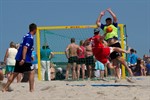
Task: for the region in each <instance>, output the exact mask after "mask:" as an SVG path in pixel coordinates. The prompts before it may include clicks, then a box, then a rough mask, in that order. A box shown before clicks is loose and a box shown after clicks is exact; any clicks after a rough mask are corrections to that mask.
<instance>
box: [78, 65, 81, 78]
mask: <svg viewBox="0 0 150 100" xmlns="http://www.w3.org/2000/svg"><path fill="white" fill-rule="evenodd" d="M80 68H81V65H80V64H78V65H77V79H79V78H80Z"/></svg>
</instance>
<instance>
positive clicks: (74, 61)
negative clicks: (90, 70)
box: [68, 56, 78, 64]
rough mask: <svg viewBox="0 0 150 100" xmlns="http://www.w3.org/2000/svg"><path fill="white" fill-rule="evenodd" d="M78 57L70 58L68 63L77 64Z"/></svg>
mask: <svg viewBox="0 0 150 100" xmlns="http://www.w3.org/2000/svg"><path fill="white" fill-rule="evenodd" d="M77 60H78V57H77V56H74V57H70V58H69V59H68V63H70V64H73V63H77Z"/></svg>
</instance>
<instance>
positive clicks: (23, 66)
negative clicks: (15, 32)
mask: <svg viewBox="0 0 150 100" xmlns="http://www.w3.org/2000/svg"><path fill="white" fill-rule="evenodd" d="M36 30H37V26H36V24H34V23H32V24H30V25H29V33H27V34H26V35H25V36H24V37H23V41H22V43H21V44H20V47H19V49H18V53H17V55H16V65H15V69H14V73H13V74H11V76H10V77H9V79H8V81H7V83H6V85H5V86H4V88H3V89H2V91H3V92H5V91H8V88H9V86H10V84H11V83H12V82H13V80H14V79H15V78H16V77H17V75H18V74H19V73H24V72H29V85H30V88H29V89H30V92H33V90H34V71H33V70H32V69H31V66H32V50H33V44H34V40H33V36H34V35H35V34H36Z"/></svg>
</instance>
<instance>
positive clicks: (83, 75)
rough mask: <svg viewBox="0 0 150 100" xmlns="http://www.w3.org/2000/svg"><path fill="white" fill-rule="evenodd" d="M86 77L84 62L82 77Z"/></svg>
mask: <svg viewBox="0 0 150 100" xmlns="http://www.w3.org/2000/svg"><path fill="white" fill-rule="evenodd" d="M84 78H85V64H82V79H83V80H84Z"/></svg>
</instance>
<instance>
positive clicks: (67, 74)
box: [65, 63, 71, 80]
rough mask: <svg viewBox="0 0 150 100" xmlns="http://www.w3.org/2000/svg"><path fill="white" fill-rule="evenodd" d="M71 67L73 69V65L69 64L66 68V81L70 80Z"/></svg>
mask: <svg viewBox="0 0 150 100" xmlns="http://www.w3.org/2000/svg"><path fill="white" fill-rule="evenodd" d="M70 67H71V64H70V63H68V64H67V67H66V78H65V80H68V78H69V70H70Z"/></svg>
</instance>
